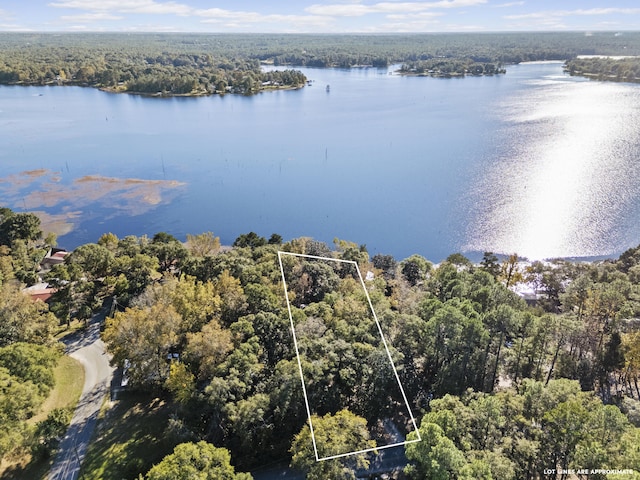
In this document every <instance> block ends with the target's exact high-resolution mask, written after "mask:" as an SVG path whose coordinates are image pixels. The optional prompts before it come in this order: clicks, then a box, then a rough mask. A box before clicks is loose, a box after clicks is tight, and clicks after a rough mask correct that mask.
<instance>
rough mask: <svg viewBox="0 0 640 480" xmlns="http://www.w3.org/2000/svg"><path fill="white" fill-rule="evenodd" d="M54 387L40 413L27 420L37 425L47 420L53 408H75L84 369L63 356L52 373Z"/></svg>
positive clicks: (82, 382) (80, 392) (72, 359)
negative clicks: (54, 381) (54, 382)
mask: <svg viewBox="0 0 640 480" xmlns="http://www.w3.org/2000/svg"><path fill="white" fill-rule="evenodd" d="M53 375H54V377H55V380H56V386H55V387H54V389H53V390H52V391H51V393H50V394H49V397H47V399H46V400H45V401H44V403H43V404H42V407H41V408H40V412H39V413H38V414H37V415H36V416H34V417H33V418H31V419H30V420H29V422H30V423H34V424H35V423H37V422H39V421H41V420H44V419H45V418H47V415H48V414H49V412H50V411H51V410H53V409H54V408H75V406H76V405H77V404H78V400H80V395H81V394H82V387H83V386H84V368H83V367H82V364H81V363H80V362H79V361H77V360H76V359H75V358H71V357H69V356H67V355H64V356H63V357H61V358H60V361H59V362H58V366H57V367H56V368H55V370H54V371H53Z"/></svg>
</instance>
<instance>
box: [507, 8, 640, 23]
mask: <svg viewBox="0 0 640 480" xmlns="http://www.w3.org/2000/svg"><path fill="white" fill-rule="evenodd" d="M612 14H622V15H637V14H640V8H590V9H587V10H584V9H579V10H546V11H541V12H531V13H523V14H518V15H506V16H505V17H504V18H506V19H508V20H522V19H527V18H551V17H553V18H558V17H571V16H585V15H587V16H588V15H612Z"/></svg>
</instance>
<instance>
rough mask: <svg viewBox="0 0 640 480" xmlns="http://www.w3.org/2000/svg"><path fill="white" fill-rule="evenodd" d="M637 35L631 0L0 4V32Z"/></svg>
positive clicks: (67, 0)
mask: <svg viewBox="0 0 640 480" xmlns="http://www.w3.org/2000/svg"><path fill="white" fill-rule="evenodd" d="M30 30H31V31H159V32H162V31H172V32H173V31H175V32H287V33H315V32H323V33H348V32H362V33H390V32H483V31H485V32H491V31H539V30H543V31H558V30H578V31H597V30H613V31H622V30H640V2H639V1H638V0H631V1H629V0H556V1H549V0H520V1H518V0H516V1H512V0H429V1H411V0H403V1H395V0H235V1H228V0H227V1H224V2H223V1H216V0H171V1H168V0H0V31H30Z"/></svg>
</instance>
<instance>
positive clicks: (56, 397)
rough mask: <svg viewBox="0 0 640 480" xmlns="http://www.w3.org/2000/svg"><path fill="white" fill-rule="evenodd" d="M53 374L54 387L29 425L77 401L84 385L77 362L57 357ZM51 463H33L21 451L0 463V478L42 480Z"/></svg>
mask: <svg viewBox="0 0 640 480" xmlns="http://www.w3.org/2000/svg"><path fill="white" fill-rule="evenodd" d="M53 374H54V378H55V381H56V384H55V387H54V388H53V389H52V390H51V393H50V394H49V396H48V397H47V399H46V400H45V401H44V402H43V404H42V406H41V407H40V411H39V412H38V414H37V415H35V416H34V417H32V418H30V419H29V420H28V423H29V424H30V425H35V424H36V423H37V422H39V421H42V420H44V419H46V418H47V415H48V414H49V412H51V411H52V410H53V409H55V408H69V409H71V410H73V409H75V407H76V405H77V403H78V400H79V399H80V395H81V394H82V387H83V386H84V368H82V364H81V363H80V362H78V361H77V360H75V359H73V358H71V357H68V356H66V355H64V356H62V357H60V361H59V362H58V365H57V366H56V368H55V369H54V371H53ZM52 460H53V459H51V458H50V459H38V460H37V461H34V459H33V458H32V456H31V452H29V451H28V450H24V451H22V452H19V454H18V455H16V457H15V458H12V459H11V461H3V462H2V464H0V478H2V479H7V480H9V479H11V480H13V479H16V480H17V479H29V480H36V479H46V477H47V474H48V473H49V468H50V467H51V463H52Z"/></svg>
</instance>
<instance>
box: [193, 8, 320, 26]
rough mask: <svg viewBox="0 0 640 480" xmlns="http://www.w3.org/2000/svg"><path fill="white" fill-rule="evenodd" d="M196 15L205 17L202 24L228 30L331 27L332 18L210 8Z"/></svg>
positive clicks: (197, 12)
mask: <svg viewBox="0 0 640 480" xmlns="http://www.w3.org/2000/svg"><path fill="white" fill-rule="evenodd" d="M194 15H197V16H199V17H204V18H205V19H204V20H202V23H215V24H224V25H225V26H226V27H228V28H232V27H240V26H243V25H247V24H257V23H266V24H280V23H284V24H291V25H297V26H323V25H329V23H330V22H331V21H332V19H331V18H329V17H325V16H318V15H281V14H268V15H264V14H261V13H257V12H242V11H232V10H224V9H220V8H210V9H207V10H197V11H195V12H194Z"/></svg>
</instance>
